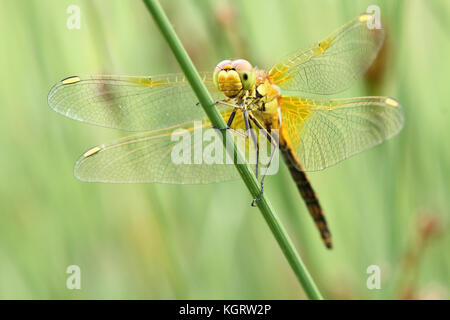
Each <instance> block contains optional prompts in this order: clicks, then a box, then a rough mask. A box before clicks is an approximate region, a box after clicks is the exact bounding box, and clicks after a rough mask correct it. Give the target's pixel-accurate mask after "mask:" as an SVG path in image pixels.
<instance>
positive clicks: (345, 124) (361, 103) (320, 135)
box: [281, 96, 403, 171]
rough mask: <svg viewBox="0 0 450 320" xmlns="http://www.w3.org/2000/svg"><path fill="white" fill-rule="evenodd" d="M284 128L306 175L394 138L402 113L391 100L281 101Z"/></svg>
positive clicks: (384, 98)
mask: <svg viewBox="0 0 450 320" xmlns="http://www.w3.org/2000/svg"><path fill="white" fill-rule="evenodd" d="M281 108H282V117H283V125H284V126H285V128H286V129H287V132H288V135H289V138H290V140H291V143H292V147H293V148H294V150H295V153H296V154H297V157H298V158H299V160H300V162H301V164H302V165H303V167H304V168H305V170H306V171H317V170H322V169H324V168H327V167H329V166H332V165H334V164H336V163H338V162H340V161H342V160H344V159H346V158H348V157H350V156H352V155H354V154H357V153H359V152H361V151H364V150H366V149H369V148H371V147H373V146H375V145H377V144H380V143H381V142H383V141H384V140H387V139H389V138H391V137H393V136H395V135H396V134H397V133H398V132H399V131H400V130H401V128H402V127H403V110H402V108H401V106H400V105H399V103H398V102H397V101H396V100H394V99H392V98H388V97H359V98H349V99H335V100H324V101H319V100H313V99H306V98H299V97H286V96H283V97H282V99H281Z"/></svg>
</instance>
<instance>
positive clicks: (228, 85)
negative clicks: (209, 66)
mask: <svg viewBox="0 0 450 320" xmlns="http://www.w3.org/2000/svg"><path fill="white" fill-rule="evenodd" d="M255 79H256V76H255V70H254V69H253V67H252V65H251V64H250V62H248V61H247V60H244V59H238V60H234V61H231V60H223V61H221V62H219V64H218V65H217V66H216V68H215V69H214V84H215V85H216V87H217V89H219V90H220V91H222V92H223V93H224V94H225V95H226V96H227V97H228V98H234V97H236V96H237V95H238V94H239V93H240V92H241V91H242V90H251V89H253V87H254V86H255Z"/></svg>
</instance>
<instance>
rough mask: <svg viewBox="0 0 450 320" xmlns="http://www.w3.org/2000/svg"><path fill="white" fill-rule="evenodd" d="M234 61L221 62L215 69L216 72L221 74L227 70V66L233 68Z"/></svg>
mask: <svg viewBox="0 0 450 320" xmlns="http://www.w3.org/2000/svg"><path fill="white" fill-rule="evenodd" d="M231 63H232V61H231V60H223V61H220V62H219V63H218V64H217V66H216V68H215V69H214V71H215V72H219V71H222V70H223V69H225V67H226V66H231Z"/></svg>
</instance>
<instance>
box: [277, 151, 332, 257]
mask: <svg viewBox="0 0 450 320" xmlns="http://www.w3.org/2000/svg"><path fill="white" fill-rule="evenodd" d="M280 150H281V152H282V154H283V157H284V160H285V162H286V164H287V166H288V168H289V171H290V173H291V176H292V178H293V179H294V181H295V183H296V184H297V188H298V190H299V191H300V195H301V196H302V198H303V200H304V201H305V203H306V206H307V207H308V211H309V213H310V214H311V216H312V218H313V220H314V223H315V224H316V226H317V228H318V229H319V232H320V236H321V237H322V240H323V242H324V243H325V246H326V247H327V248H329V249H331V248H332V247H333V244H332V241H331V233H330V231H329V230H328V225H327V221H326V219H325V216H324V214H323V210H322V207H321V205H320V203H319V199H317V195H316V193H315V191H314V189H313V187H312V185H311V183H310V181H309V179H308V177H307V176H306V173H305V172H304V171H303V170H302V168H303V167H302V165H301V164H300V161H298V159H297V157H296V155H295V154H294V151H293V150H292V148H290V147H289V146H288V145H287V144H284V145H283V144H281V143H280Z"/></svg>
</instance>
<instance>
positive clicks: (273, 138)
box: [250, 115, 278, 207]
mask: <svg viewBox="0 0 450 320" xmlns="http://www.w3.org/2000/svg"><path fill="white" fill-rule="evenodd" d="M250 120H252V122H253V123H254V124H255V125H256V126H257V127H258V129H259V130H260V131H261V132H263V133H264V135H265V136H266V138H267V139H269V141H270V144H271V145H272V147H273V148H272V152H271V154H270V158H269V163H268V164H267V166H266V170H265V172H264V174H263V176H262V178H261V194H260V195H259V197H258V198H255V199H253V201H252V207H255V206H256V202H257V201H260V200H261V199H262V196H263V192H264V191H263V190H264V179H265V178H266V176H267V173H268V171H269V168H270V165H271V164H272V160H273V157H274V156H275V152H276V150H277V148H278V138H277V137H276V135H274V134H272V133H271V132H269V131H268V130H266V129H265V128H264V127H263V126H262V124H261V123H260V122H259V121H258V119H256V118H255V117H253V116H251V115H250Z"/></svg>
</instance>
